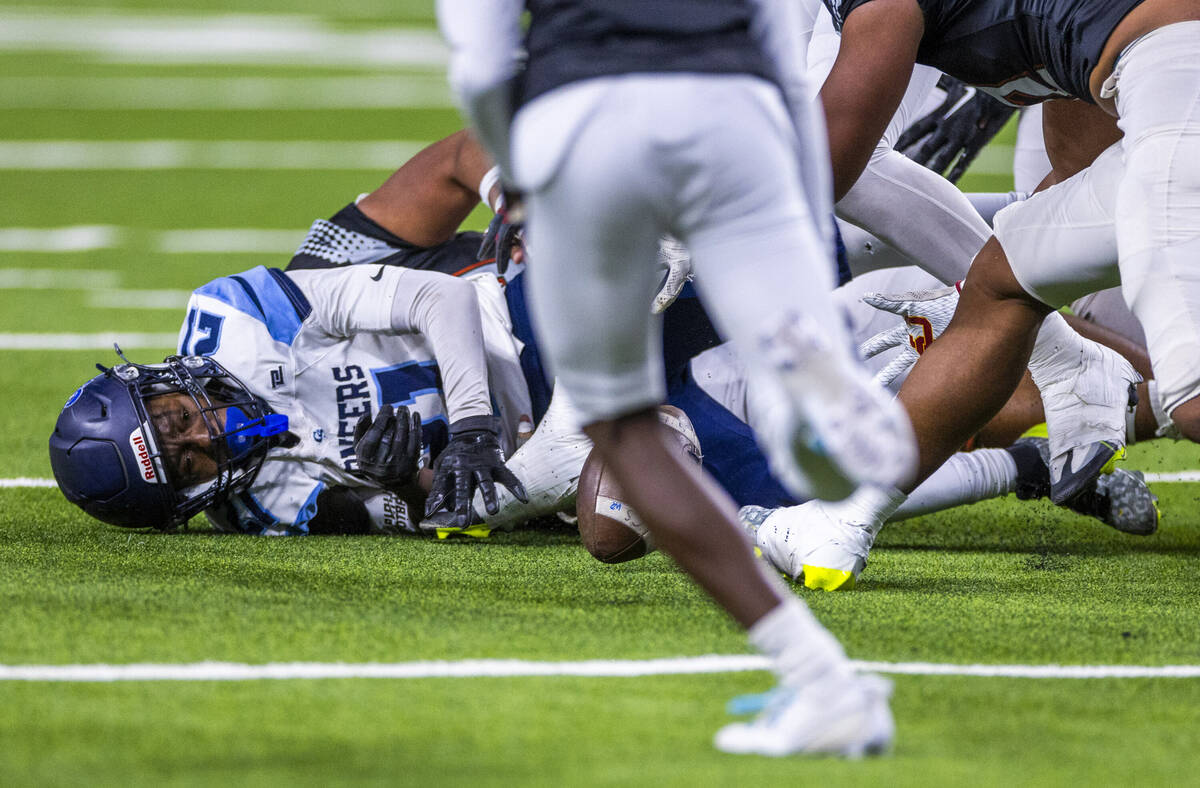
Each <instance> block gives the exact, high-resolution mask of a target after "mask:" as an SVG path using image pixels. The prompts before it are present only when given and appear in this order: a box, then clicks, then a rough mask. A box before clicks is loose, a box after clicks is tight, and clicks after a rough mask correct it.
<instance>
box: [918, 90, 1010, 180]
mask: <svg viewBox="0 0 1200 788" xmlns="http://www.w3.org/2000/svg"><path fill="white" fill-rule="evenodd" d="M938 86H939V87H943V89H945V90H946V100H945V101H943V102H942V104H941V106H939V107H938V108H937V109H936V110H934V111H933V112H931V113H929V114H928V115H926V116H925V117H923V118H921V119H920V120H918V121H917V122H916V123H914V124H913V125H912V126H910V127H909V128H908V130H907V131H905V132H904V134H903V135H901V137H900V140H899V141H898V142H897V143H896V148H897V150H900V151H901V152H903V153H904V154H905V155H906V156H908V157H909V158H910V159H913V160H914V161H916V162H918V163H920V164H922V165H924V166H926V167H928V168H929V169H931V170H933V171H934V172H936V173H939V174H941V175H945V176H946V179H947V180H949V181H950V182H951V183H956V182H957V181H958V179H959V178H961V177H962V176H963V173H965V172H966V171H967V167H969V166H971V162H973V161H974V160H975V157H976V156H977V155H979V151H981V150H982V149H983V146H985V145H987V144H988V143H989V142H991V140H992V137H995V136H996V133H997V132H999V131H1000V129H1001V128H1003V126H1004V124H1005V123H1007V122H1008V119H1009V118H1010V117H1012V114H1013V113H1014V112H1016V109H1015V108H1014V107H1010V106H1008V105H1006V104H1002V103H1001V102H1000V101H998V100H996V99H994V98H992V97H991V96H989V95H988V94H986V93H983V92H982V91H978V90H976V89H975V88H972V87H968V86H965V85H963V84H962V83H961V82H958V81H957V80H953V79H952V78H950V77H946V76H945V75H943V76H942V78H941V79H940V80H939V81H938ZM918 143H920V147H917V144H918ZM951 165H953V168H951ZM947 170H949V172H947Z"/></svg>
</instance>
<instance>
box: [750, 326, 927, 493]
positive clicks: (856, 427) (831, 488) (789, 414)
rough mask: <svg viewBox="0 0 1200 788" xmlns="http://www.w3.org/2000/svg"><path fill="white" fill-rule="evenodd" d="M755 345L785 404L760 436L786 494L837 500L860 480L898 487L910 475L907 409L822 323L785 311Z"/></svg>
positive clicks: (912, 455)
mask: <svg viewBox="0 0 1200 788" xmlns="http://www.w3.org/2000/svg"><path fill="white" fill-rule="evenodd" d="M760 350H761V351H762V353H763V357H764V360H765V361H766V363H767V364H768V365H769V366H770V367H771V369H773V370H774V372H775V374H776V375H778V380H779V382H780V384H781V385H782V389H783V391H782V392H781V393H780V396H782V398H783V400H784V401H786V402H788V403H790V404H791V407H786V408H783V407H780V408H775V409H774V415H775V419H774V423H773V424H772V425H771V426H772V428H771V429H769V430H768V434H767V435H766V443H767V445H768V449H769V451H768V454H769V455H770V456H771V459H772V467H773V469H774V470H775V471H776V474H777V475H779V476H780V478H781V480H782V481H783V482H784V483H785V485H787V486H789V487H791V488H792V489H791V492H792V493H793V494H796V495H798V496H799V497H802V498H822V499H825V500H830V501H837V500H841V499H843V498H845V497H847V496H848V495H850V494H851V493H852V492H854V490H855V489H856V488H857V487H858V486H859V485H862V484H875V485H881V486H885V487H901V486H903V485H904V484H905V483H906V482H907V481H909V480H910V479H911V478H912V476H913V474H914V473H915V472H916V465H917V448H916V439H915V437H914V435H913V431H912V424H911V422H910V421H909V419H908V414H907V413H906V412H905V411H904V408H903V407H902V406H901V405H900V403H899V402H897V401H896V400H894V399H893V398H892V395H891V394H890V393H889V392H888V391H887V390H886V389H884V388H883V387H882V386H880V385H879V384H878V383H876V382H875V381H874V380H872V379H871V375H870V374H869V373H868V372H867V370H866V369H865V368H864V367H862V366H861V365H859V364H857V363H856V361H855V359H854V358H853V357H852V356H851V354H850V353H849V351H848V349H842V348H838V347H835V346H833V345H832V341H831V340H830V339H829V337H828V336H827V335H826V333H825V332H824V331H823V330H822V328H821V326H818V325H816V324H815V323H814V321H813V320H812V319H811V318H807V317H805V316H802V315H800V314H798V313H789V314H788V315H785V316H784V318H783V319H782V320H781V321H780V323H779V324H778V325H777V326H775V327H774V329H773V330H772V331H771V332H770V333H769V335H767V336H765V337H764V338H763V339H762V340H761V344H760ZM785 458H786V459H785ZM787 459H790V460H791V461H792V462H794V464H795V465H796V466H799V470H800V473H796V472H795V468H794V467H791V466H792V463H789V462H787Z"/></svg>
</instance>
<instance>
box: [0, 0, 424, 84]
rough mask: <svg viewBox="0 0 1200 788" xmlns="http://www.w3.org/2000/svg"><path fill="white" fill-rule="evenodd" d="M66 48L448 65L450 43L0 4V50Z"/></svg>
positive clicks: (139, 54)
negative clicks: (57, 10) (27, 7)
mask: <svg viewBox="0 0 1200 788" xmlns="http://www.w3.org/2000/svg"><path fill="white" fill-rule="evenodd" d="M4 51H9V52H31V51H40V52H64V53H72V54H81V55H86V56H91V57H94V58H98V59H102V60H107V61H111V62H117V63H156V64H161V63H219V64H221V65H230V64H270V65H285V66H302V67H306V68H312V67H317V66H338V67H350V68H363V67H379V66H391V67H397V66H407V67H417V68H427V69H433V68H443V67H444V66H445V64H446V61H447V48H446V45H445V43H444V42H443V41H442V39H441V36H439V35H438V33H437V31H435V30H431V29H422V28H399V27H392V28H371V29H367V30H363V29H358V30H354V29H349V30H347V29H339V28H337V27H334V26H332V25H330V24H328V23H326V22H323V21H322V20H320V19H318V18H316V17H312V16H301V15H284V14H221V13H217V12H214V13H211V14H203V15H197V14H156V13H147V12H139V11H126V10H118V9H110V10H105V11H96V12H92V11H87V10H79V9H76V10H75V11H73V12H71V13H54V12H46V11H42V10H22V9H14V8H2V7H0V52H4Z"/></svg>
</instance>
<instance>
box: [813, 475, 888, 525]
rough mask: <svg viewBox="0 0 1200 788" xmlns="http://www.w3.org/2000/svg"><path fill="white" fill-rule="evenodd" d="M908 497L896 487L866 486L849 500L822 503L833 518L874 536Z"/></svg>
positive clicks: (855, 492)
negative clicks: (863, 529) (862, 529)
mask: <svg viewBox="0 0 1200 788" xmlns="http://www.w3.org/2000/svg"><path fill="white" fill-rule="evenodd" d="M906 497H907V496H905V494H904V493H902V492H900V491H899V490H897V489H896V488H895V487H878V486H875V485H870V484H864V485H863V486H861V487H859V488H858V489H857V490H855V491H854V494H853V495H851V496H850V497H849V498H846V499H845V500H842V501H838V502H836V503H829V502H826V501H822V502H821V506H822V507H824V509H825V511H826V512H827V513H828V514H829V515H830V516H831V517H835V518H837V519H839V520H841V521H843V522H847V523H850V524H851V525H857V526H858V527H860V528H865V529H867V530H868V531H870V532H871V535H872V536H874V535H876V534H878V533H879V529H880V528H882V527H883V524H884V523H885V522H887V521H888V519H890V518H891V517H892V514H893V513H894V512H895V511H896V509H897V508H899V507H900V505H901V504H903V503H904V500H905V498H906Z"/></svg>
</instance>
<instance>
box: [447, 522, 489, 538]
mask: <svg viewBox="0 0 1200 788" xmlns="http://www.w3.org/2000/svg"><path fill="white" fill-rule="evenodd" d="M491 535H492V529H491V528H488V527H487V526H486V525H470V526H467V527H466V528H439V529H437V538H438V539H446V538H448V537H451V536H469V537H471V538H472V539H487V538H488V537H489V536H491Z"/></svg>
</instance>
